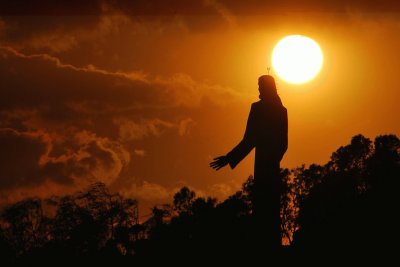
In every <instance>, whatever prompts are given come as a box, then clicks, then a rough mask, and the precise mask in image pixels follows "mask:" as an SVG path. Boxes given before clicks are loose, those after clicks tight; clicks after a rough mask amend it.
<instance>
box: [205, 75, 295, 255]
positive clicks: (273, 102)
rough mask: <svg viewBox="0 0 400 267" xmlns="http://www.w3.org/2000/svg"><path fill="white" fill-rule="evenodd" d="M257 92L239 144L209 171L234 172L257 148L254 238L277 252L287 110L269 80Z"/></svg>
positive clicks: (260, 81) (263, 79)
mask: <svg viewBox="0 0 400 267" xmlns="http://www.w3.org/2000/svg"><path fill="white" fill-rule="evenodd" d="M258 90H259V92H260V95H259V98H260V101H258V102H256V103H253V104H252V105H251V110H250V114H249V118H248V120H247V126H246V131H245V133H244V137H243V139H242V141H240V143H239V144H238V145H237V146H236V147H235V148H233V149H232V151H230V152H229V153H228V154H227V155H226V156H220V157H216V158H214V161H213V162H211V163H210V167H212V168H214V169H216V170H219V169H221V168H222V167H224V166H226V165H227V164H229V165H230V167H231V168H232V169H233V168H235V167H236V165H237V164H238V163H239V162H240V161H241V160H242V159H243V158H244V157H246V156H247V154H249V153H250V151H251V150H252V149H253V148H254V147H255V148H256V157H255V165H254V198H253V213H254V216H253V218H254V223H255V227H254V230H255V231H256V233H255V238H257V239H258V238H259V239H261V240H260V241H261V242H262V243H261V244H264V248H265V247H267V248H268V249H273V250H279V248H280V247H281V231H280V229H281V219H280V195H281V191H282V181H281V178H280V161H281V159H282V157H283V155H284V154H285V152H286V150H287V146H288V119H287V110H286V108H285V107H284V106H283V105H282V102H281V99H280V97H279V96H278V93H277V90H276V85H275V80H274V78H273V77H272V76H270V75H262V76H260V77H259V78H258ZM260 249H262V248H260Z"/></svg>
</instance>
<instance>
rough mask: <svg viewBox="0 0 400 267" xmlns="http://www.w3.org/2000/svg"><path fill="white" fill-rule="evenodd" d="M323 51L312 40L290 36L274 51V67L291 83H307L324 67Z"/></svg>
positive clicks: (300, 36) (280, 75)
mask: <svg viewBox="0 0 400 267" xmlns="http://www.w3.org/2000/svg"><path fill="white" fill-rule="evenodd" d="M322 61H323V56H322V51H321V48H320V47H319V45H318V44H317V43H316V42H315V41H314V40H313V39H311V38H308V37H306V36H302V35H290V36H286V37H284V38H283V39H282V40H280V41H279V42H278V43H277V44H276V46H275V48H274V50H273V51H272V67H273V68H274V69H275V71H276V73H277V74H278V76H279V77H281V78H282V79H283V80H285V81H287V82H289V83H297V84H299V83H305V82H308V81H310V80H311V79H312V78H314V77H315V76H316V75H317V74H318V72H319V71H320V70H321V67H322Z"/></svg>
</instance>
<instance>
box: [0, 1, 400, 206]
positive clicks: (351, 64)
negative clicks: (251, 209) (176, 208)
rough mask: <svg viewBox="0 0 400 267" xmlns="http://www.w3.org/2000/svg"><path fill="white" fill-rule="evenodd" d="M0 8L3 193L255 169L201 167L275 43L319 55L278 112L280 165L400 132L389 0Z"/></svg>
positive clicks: (150, 183) (160, 190) (155, 186)
mask: <svg viewBox="0 0 400 267" xmlns="http://www.w3.org/2000/svg"><path fill="white" fill-rule="evenodd" d="M44 2H46V4H47V5H42V6H36V4H35V3H34V2H32V3H30V2H29V1H27V3H30V4H26V5H19V6H17V5H12V4H9V3H8V4H2V5H3V6H2V8H0V10H2V11H0V44H1V47H0V75H1V77H0V81H1V86H0V94H1V95H0V145H1V147H3V149H2V151H1V152H0V153H1V155H0V159H1V160H0V168H1V169H2V170H3V171H2V174H0V197H1V202H7V201H13V200H17V199H20V198H22V197H26V196H32V195H40V196H49V195H51V194H62V193H66V192H71V191H74V190H76V189H79V188H82V187H84V186H86V185H87V184H89V183H91V182H93V181H97V180H100V181H104V182H106V183H107V184H109V185H110V186H111V187H112V188H113V189H115V190H117V191H120V192H122V193H123V194H126V195H129V196H133V197H137V198H139V200H140V201H142V203H147V204H149V203H150V204H154V203H163V202H166V201H168V199H169V198H170V197H171V195H172V194H173V193H174V191H175V190H176V189H177V188H179V187H180V186H182V185H189V186H191V187H193V188H194V189H196V190H198V192H200V193H202V194H207V195H208V194H212V195H215V196H218V197H220V198H224V197H226V196H227V195H229V194H231V193H233V192H234V191H235V190H237V189H238V188H239V186H240V184H241V183H242V182H243V181H244V180H245V179H246V178H247V177H248V176H249V175H250V174H251V173H252V171H253V170H252V165H253V163H252V160H253V156H250V157H248V158H247V159H246V160H245V161H243V162H242V163H241V164H240V165H239V166H238V167H237V168H236V169H235V171H231V170H230V169H224V170H221V171H219V172H215V171H213V170H212V169H210V168H209V167H208V163H209V162H210V160H211V159H212V157H214V156H218V155H220V154H225V153H227V152H229V150H230V149H231V148H232V147H233V146H234V145H236V144H237V142H239V141H240V138H241V137H242V135H243V131H244V127H245V123H246V119H247V115H248V112H249V108H250V105H251V103H252V102H254V101H257V97H258V92H257V78H258V76H259V75H262V74H265V72H266V69H267V67H268V66H270V56H271V51H272V48H273V47H274V45H275V44H276V43H277V42H278V41H279V39H280V38H282V37H284V36H285V35H290V34H303V35H307V36H309V37H311V38H313V39H314V40H316V41H317V42H318V43H319V44H320V46H321V48H322V51H323V53H324V65H323V68H322V70H321V72H320V74H319V75H318V76H317V77H316V78H315V79H314V80H312V81H311V82H309V83H306V84H303V85H290V84H288V83H286V82H284V81H282V80H279V79H278V78H277V85H278V91H279V94H280V95H281V97H282V100H283V103H284V105H285V106H286V108H287V109H288V115H289V149H288V152H287V154H286V156H285V157H284V159H283V161H282V166H283V167H296V166H299V165H301V164H303V163H305V164H310V163H325V162H327V161H328V160H329V157H330V154H331V153H332V152H333V151H334V150H336V149H337V148H338V147H339V146H341V145H345V144H347V143H348V142H349V140H350V138H351V137H352V136H354V135H355V134H358V133H361V134H364V135H365V136H367V137H370V138H374V137H375V136H376V135H380V134H388V133H393V134H397V135H399V134H400V124H399V123H398V119H397V114H399V111H400V108H399V105H398V103H397V102H398V99H399V96H400V92H399V90H398V74H397V70H398V69H400V62H399V60H398V53H399V52H398V47H400V37H399V36H400V34H399V33H400V25H399V23H398V19H399V16H400V13H398V12H399V11H400V8H399V7H400V5H398V4H397V3H396V2H394V1H387V2H386V3H385V4H377V3H378V2H374V1H369V2H366V1H354V2H352V4H346V2H345V1H327V2H325V3H323V4H321V3H318V1H305V2H304V3H305V4H304V5H300V4H298V2H297V4H293V3H291V2H290V1H283V2H281V3H280V4H270V5H267V4H259V3H261V2H259V1H249V2H248V3H247V2H246V3H247V4H244V2H241V1H195V2H194V3H192V4H191V5H187V4H185V3H184V2H182V1H173V4H170V5H166V4H165V3H164V4H163V2H162V1H152V2H150V3H152V4H146V3H145V2H142V1H137V2H135V3H134V4H132V3H130V2H129V1H117V2H115V1H113V2H109V1H94V2H93V3H92V4H91V5H85V6H82V7H79V6H76V5H72V6H71V5H66V4H65V5H63V4H62V3H61V4H60V6H56V5H54V4H53V5H51V2H49V1H44Z"/></svg>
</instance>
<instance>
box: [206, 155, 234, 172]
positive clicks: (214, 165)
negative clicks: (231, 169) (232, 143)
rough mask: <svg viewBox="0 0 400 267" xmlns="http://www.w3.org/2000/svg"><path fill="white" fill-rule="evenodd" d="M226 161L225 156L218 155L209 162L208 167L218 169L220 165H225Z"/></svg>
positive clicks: (227, 161)
mask: <svg viewBox="0 0 400 267" xmlns="http://www.w3.org/2000/svg"><path fill="white" fill-rule="evenodd" d="M228 163H229V160H228V157H227V156H220V157H216V158H214V161H213V162H211V163H210V167H211V168H213V169H215V170H217V171H218V170H219V169H221V168H222V167H225V166H226V165H227V164H228Z"/></svg>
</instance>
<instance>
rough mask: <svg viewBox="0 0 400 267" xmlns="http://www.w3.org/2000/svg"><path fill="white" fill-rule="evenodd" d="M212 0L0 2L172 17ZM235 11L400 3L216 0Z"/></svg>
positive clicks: (35, 10)
mask: <svg viewBox="0 0 400 267" xmlns="http://www.w3.org/2000/svg"><path fill="white" fill-rule="evenodd" d="M207 2H210V1H209V0H195V1H185V0H170V1H163V0H135V1H130V0H118V1H105V0H91V1H83V2H82V1H81V2H75V1H66V0H65V1H51V0H39V1H37V0H36V1H34V0H28V1H27V0H15V1H2V2H1V3H0V10H1V11H0V14H1V15H55V16H60V15H64V16H72V15H97V14H99V13H104V12H107V9H106V8H104V6H105V5H106V6H111V7H113V8H114V9H120V10H124V11H125V12H126V13H127V14H130V15H141V16H144V15H149V16H171V15H177V14H181V15H210V14H211V15H212V14H215V9H214V8H213V7H212V6H210V5H208V4H207ZM212 2H218V3H220V4H221V5H224V6H225V7H226V8H228V9H229V10H232V12H234V13H235V14H237V15H254V14H259V15H262V14H269V13H273V12H304V11H306V12H310V11H312V12H345V11H346V10H347V9H349V8H354V9H358V10H362V11H366V12H379V11H386V12H393V11H398V10H399V8H400V4H399V2H398V1H395V0H388V1H377V0H367V1H363V0H354V1H346V0H335V1H332V0H329V1H318V0H303V1H292V0H281V1H265V0H248V1H240V0H214V1H212Z"/></svg>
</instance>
